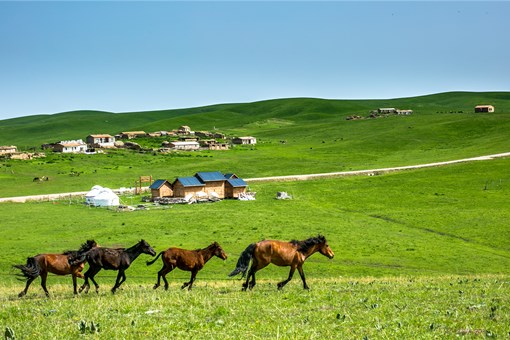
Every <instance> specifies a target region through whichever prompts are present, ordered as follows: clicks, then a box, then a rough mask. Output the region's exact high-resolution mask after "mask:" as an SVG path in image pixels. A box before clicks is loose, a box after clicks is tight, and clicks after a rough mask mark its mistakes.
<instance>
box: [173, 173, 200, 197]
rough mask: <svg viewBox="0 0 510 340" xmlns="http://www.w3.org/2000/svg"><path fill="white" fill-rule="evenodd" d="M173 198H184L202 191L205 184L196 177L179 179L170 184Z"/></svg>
mask: <svg viewBox="0 0 510 340" xmlns="http://www.w3.org/2000/svg"><path fill="white" fill-rule="evenodd" d="M172 189H173V192H174V197H186V196H188V195H193V196H194V195H195V194H196V193H198V192H200V191H204V189H205V184H204V183H202V182H200V180H199V179H198V178H196V177H179V178H177V179H176V180H175V181H174V182H173V183H172Z"/></svg>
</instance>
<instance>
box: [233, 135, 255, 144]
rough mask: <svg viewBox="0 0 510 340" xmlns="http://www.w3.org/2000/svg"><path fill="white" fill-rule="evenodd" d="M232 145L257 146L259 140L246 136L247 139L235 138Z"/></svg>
mask: <svg viewBox="0 0 510 340" xmlns="http://www.w3.org/2000/svg"><path fill="white" fill-rule="evenodd" d="M232 143H233V144H243V145H245V144H251V145H253V144H257V138H255V137H251V136H246V137H235V138H232Z"/></svg>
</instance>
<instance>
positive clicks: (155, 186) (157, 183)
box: [149, 179, 166, 189]
mask: <svg viewBox="0 0 510 340" xmlns="http://www.w3.org/2000/svg"><path fill="white" fill-rule="evenodd" d="M165 182H166V179H157V180H155V181H154V183H152V184H151V186H150V187H149V188H151V189H159V188H161V186H162V185H163V184H165Z"/></svg>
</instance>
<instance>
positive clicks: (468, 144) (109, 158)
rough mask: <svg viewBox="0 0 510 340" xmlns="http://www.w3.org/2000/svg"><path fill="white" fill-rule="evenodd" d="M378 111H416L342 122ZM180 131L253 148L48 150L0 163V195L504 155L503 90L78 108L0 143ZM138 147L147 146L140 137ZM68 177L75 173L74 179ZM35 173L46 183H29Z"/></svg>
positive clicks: (20, 128) (507, 115) (19, 123)
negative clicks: (251, 142) (482, 107)
mask: <svg viewBox="0 0 510 340" xmlns="http://www.w3.org/2000/svg"><path fill="white" fill-rule="evenodd" d="M478 103H490V104H493V105H495V107H496V113H491V114H478V113H477V114H475V113H473V107H474V106H475V105H476V104H478ZM379 107H397V108H402V109H404V108H410V109H413V110H414V112H415V113H414V114H413V115H411V116H390V117H387V118H378V119H363V120H356V121H352V120H346V117H347V116H350V115H354V114H356V115H361V116H365V117H366V116H368V114H369V112H370V110H373V109H376V108H379ZM459 112H463V113H459ZM180 125H189V126H191V128H192V129H193V130H213V129H215V128H216V129H217V131H220V132H223V133H226V134H227V135H230V136H235V135H254V136H256V137H257V139H258V144H257V145H256V146H254V147H237V148H234V149H232V150H229V151H201V152H193V153H190V152H183V153H173V154H170V155H156V154H153V153H145V154H142V153H135V152H131V151H129V152H126V151H109V152H108V153H106V154H103V155H93V156H90V155H62V154H51V153H50V154H48V157H47V158H46V159H36V160H33V161H3V162H0V192H2V196H17V195H28V194H44V193H54V192H67V191H85V190H88V189H90V187H92V186H93V185H95V184H98V183H101V184H102V185H104V186H109V187H130V186H133V185H134V182H135V181H136V179H137V178H138V177H139V176H140V175H152V176H153V178H166V179H169V180H173V179H174V178H176V177H177V176H191V175H193V174H194V173H195V172H197V171H217V170H220V171H225V172H229V171H233V172H236V173H237V174H238V175H239V176H241V177H244V178H250V177H262V176H279V175H293V174H307V173H317V172H332V171H345V170H358V169H369V168H378V167H389V166H402V165H413V164H420V163H427V162H436V161H446V160H451V159H458V158H466V157H474V156H479V155H484V154H492V153H500V152H507V151H508V150H509V149H510V145H509V143H508V138H507V136H508V131H509V130H510V93H508V92H499V93H464V92H455V93H444V94H437V95H430V96H423V97H415V98H403V99H392V100H322V99H307V98H300V99H279V100H270V101H263V102H257V103H248V104H226V105H216V106H210V107H203V108H192V109H185V110H169V111H153V112H134V113H119V114H113V113H105V112H90V111H77V112H68V113H61V114H55V115H47V116H31V117H24V118H16V119H10V120H5V121H2V122H1V124H0V145H6V144H7V145H10V144H15V145H18V146H19V147H21V148H23V147H24V148H26V147H28V146H30V145H33V146H38V145H40V144H41V143H44V142H52V141H57V140H62V139H77V138H83V139H84V138H85V137H86V136H87V135H88V134H92V133H111V134H115V133H118V132H120V131H125V130H145V131H159V130H171V129H176V128H178V127H179V126H180ZM137 141H138V142H139V143H141V144H142V145H144V144H146V145H147V146H153V144H154V142H153V141H150V140H147V139H140V140H137ZM282 142H284V143H282ZM156 146H157V145H156ZM74 173H80V176H79V177H74V176H71V174H74ZM41 176H47V177H49V178H50V181H48V182H45V183H33V182H32V179H33V178H35V177H41Z"/></svg>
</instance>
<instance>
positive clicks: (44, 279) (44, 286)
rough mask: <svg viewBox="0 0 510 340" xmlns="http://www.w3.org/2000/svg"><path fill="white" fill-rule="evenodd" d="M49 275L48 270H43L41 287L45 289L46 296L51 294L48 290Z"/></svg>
mask: <svg viewBox="0 0 510 340" xmlns="http://www.w3.org/2000/svg"><path fill="white" fill-rule="evenodd" d="M47 277H48V272H46V271H41V287H42V289H43V290H44V294H46V296H48V297H49V296H50V293H49V292H48V290H47V289H46V278H47Z"/></svg>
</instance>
